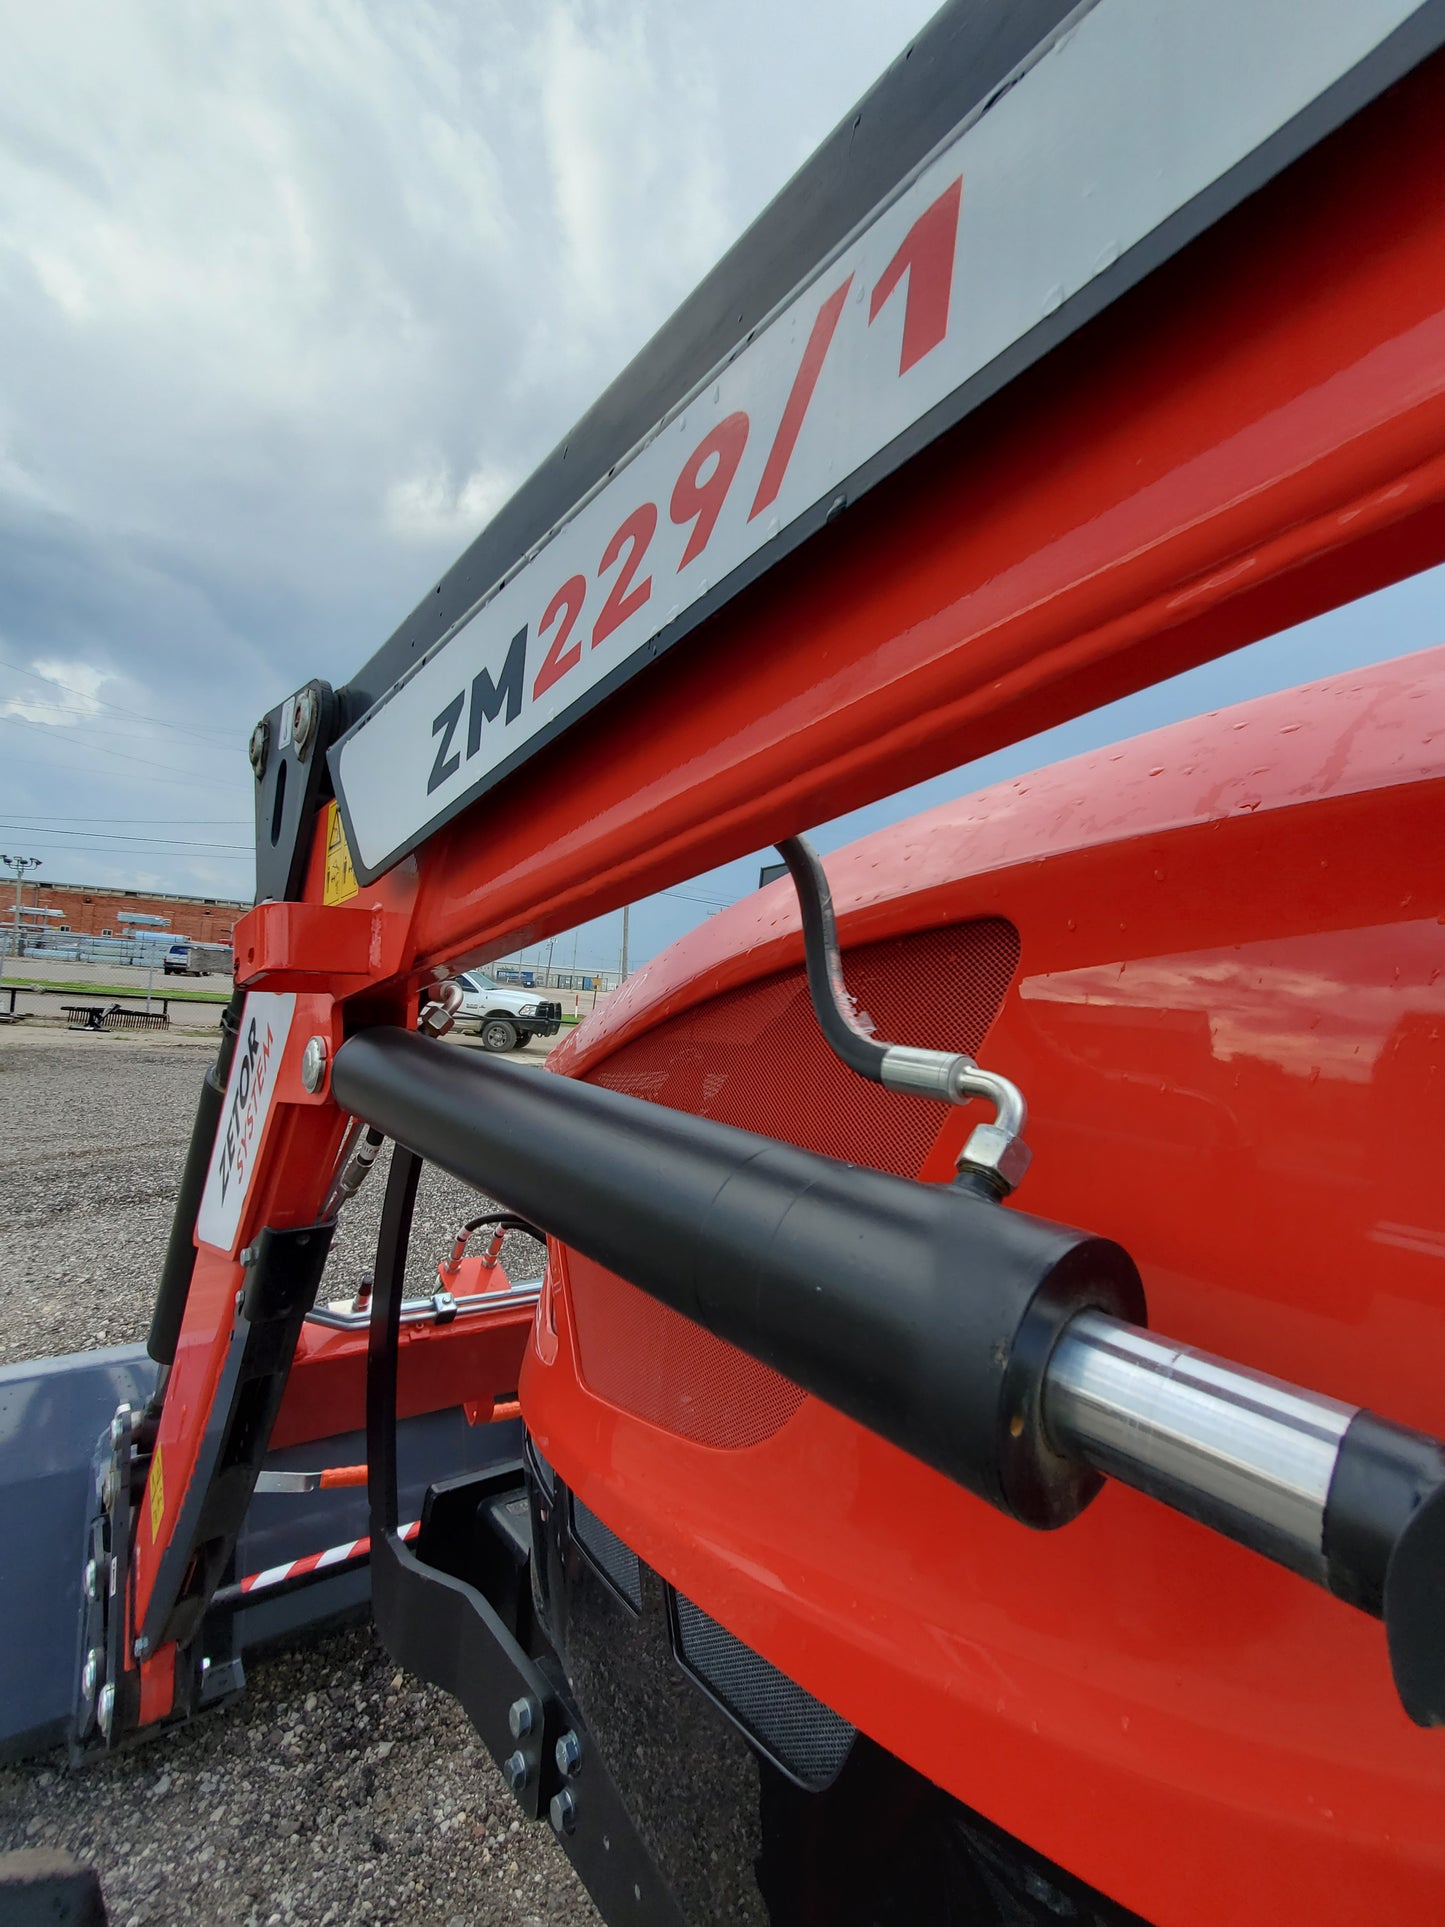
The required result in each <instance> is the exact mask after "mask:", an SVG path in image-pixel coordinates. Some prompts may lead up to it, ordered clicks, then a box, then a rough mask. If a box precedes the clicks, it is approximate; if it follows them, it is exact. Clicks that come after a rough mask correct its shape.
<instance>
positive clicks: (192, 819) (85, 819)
mask: <svg viewBox="0 0 1445 1927" xmlns="http://www.w3.org/2000/svg"><path fill="white" fill-rule="evenodd" d="M11 816H14V817H18V818H19V819H20V821H21V822H24V823H174V822H175V820H176V818H175V813H174V812H172V813H171V815H169V816H37V815H33V814H31V813H30V812H28V811H26V810H11V811H8V812H7V820H8V818H9V817H11ZM186 822H187V823H188V824H189V825H190V827H191V828H192V829H193V830H201V829H227V830H249V829H250V827H251V819H250V817H248V816H188V817H187V818H186Z"/></svg>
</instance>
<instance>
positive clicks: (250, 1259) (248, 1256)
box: [236, 1245, 256, 1265]
mask: <svg viewBox="0 0 1445 1927" xmlns="http://www.w3.org/2000/svg"><path fill="white" fill-rule="evenodd" d="M255 1262H256V1247H255V1245H242V1246H241V1249H240V1250H239V1251H238V1252H237V1253H236V1263H237V1264H238V1265H254V1264H255Z"/></svg>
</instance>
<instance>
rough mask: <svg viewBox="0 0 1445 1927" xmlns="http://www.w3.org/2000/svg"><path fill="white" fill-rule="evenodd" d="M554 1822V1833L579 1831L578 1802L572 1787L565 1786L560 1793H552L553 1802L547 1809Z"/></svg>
mask: <svg viewBox="0 0 1445 1927" xmlns="http://www.w3.org/2000/svg"><path fill="white" fill-rule="evenodd" d="M547 1814H548V1817H549V1818H550V1820H551V1822H552V1831H553V1833H575V1832H576V1831H577V1802H576V1801H575V1800H574V1799H573V1798H572V1789H571V1788H570V1787H565V1786H564V1787H563V1789H562V1791H561V1792H560V1793H554V1794H553V1795H552V1804H551V1805H550V1806H549V1807H548V1809H547Z"/></svg>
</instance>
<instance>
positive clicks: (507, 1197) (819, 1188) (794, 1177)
mask: <svg viewBox="0 0 1445 1927" xmlns="http://www.w3.org/2000/svg"><path fill="white" fill-rule="evenodd" d="M332 1087H333V1090H334V1093H335V1096H336V1099H337V1101H338V1102H339V1103H340V1104H341V1105H342V1106H343V1107H344V1108H345V1109H346V1110H348V1111H350V1112H352V1113H353V1114H354V1115H355V1116H357V1117H361V1118H364V1119H365V1120H366V1122H367V1123H369V1124H373V1125H375V1126H376V1127H377V1128H378V1129H379V1130H382V1131H385V1132H386V1133H387V1135H388V1136H390V1137H394V1138H396V1139H397V1140H398V1141H399V1142H400V1143H403V1144H407V1145H410V1146H411V1147H412V1149H414V1150H415V1151H418V1152H419V1153H420V1154H421V1155H422V1156H423V1157H425V1158H427V1159H428V1160H430V1161H431V1162H433V1163H435V1164H439V1165H441V1166H442V1168H443V1169H445V1170H447V1171H450V1172H451V1173H452V1174H453V1175H454V1176H456V1177H459V1178H462V1179H463V1180H465V1181H466V1182H468V1183H470V1184H475V1185H477V1186H478V1187H479V1188H480V1189H482V1190H484V1191H486V1192H487V1193H488V1195H490V1196H492V1197H494V1198H496V1199H497V1200H498V1201H499V1202H500V1203H501V1204H503V1205H505V1206H506V1207H507V1208H508V1209H509V1210H512V1211H516V1212H519V1213H520V1214H521V1215H522V1216H523V1217H526V1218H529V1219H531V1221H532V1222H533V1223H534V1224H538V1225H540V1226H542V1227H543V1229H545V1230H546V1231H548V1232H550V1233H551V1234H552V1236H553V1237H555V1238H557V1239H559V1240H560V1241H561V1242H562V1243H564V1244H566V1245H569V1246H571V1247H573V1248H574V1249H576V1250H577V1251H579V1252H582V1253H583V1254H584V1255H585V1256H587V1257H589V1258H591V1259H593V1260H594V1261H595V1262H596V1263H598V1264H601V1265H605V1266H606V1267H607V1268H608V1269H609V1270H611V1271H614V1272H617V1273H618V1274H619V1275H620V1276H622V1277H623V1278H627V1279H629V1280H631V1282H632V1283H633V1284H635V1285H637V1286H639V1287H640V1288H641V1289H642V1290H643V1291H645V1292H647V1293H648V1294H649V1295H650V1296H651V1297H653V1298H656V1299H658V1300H659V1301H660V1302H661V1303H663V1304H666V1305H670V1306H671V1307H672V1308H673V1309H674V1310H675V1311H679V1312H681V1313H683V1314H684V1315H685V1316H686V1317H688V1318H691V1319H693V1320H694V1321H695V1322H696V1323H697V1324H699V1325H702V1326H704V1327H705V1328H706V1329H707V1330H708V1331H710V1332H712V1333H714V1334H715V1335H716V1336H717V1337H719V1338H723V1339H726V1340H728V1341H729V1342H730V1343H732V1344H734V1345H736V1346H738V1347H739V1348H740V1349H741V1350H743V1351H745V1352H747V1353H749V1354H750V1355H751V1356H752V1357H754V1358H756V1359H759V1360H760V1361H761V1362H762V1363H764V1364H766V1365H770V1366H772V1367H773V1368H774V1369H775V1370H777V1371H779V1372H782V1373H783V1374H785V1376H787V1377H788V1378H791V1379H792V1380H793V1381H794V1382H795V1383H796V1384H798V1385H801V1386H802V1387H804V1389H805V1390H807V1391H809V1392H812V1393H814V1394H816V1396H817V1397H819V1398H821V1399H824V1400H826V1401H827V1403H828V1404H830V1405H833V1406H836V1407H837V1409H838V1410H839V1411H842V1412H846V1413H847V1414H848V1415H849V1417H851V1418H854V1419H856V1420H857V1421H858V1422H859V1423H860V1424H862V1425H865V1426H867V1427H868V1429H869V1430H870V1431H873V1432H876V1433H878V1434H879V1435H880V1436H881V1437H883V1438H886V1439H889V1440H891V1441H892V1443H893V1444H895V1445H897V1446H899V1447H901V1449H902V1450H904V1451H905V1452H908V1453H911V1454H912V1455H913V1456H914V1457H915V1458H918V1459H921V1460H923V1461H924V1462H925V1463H927V1464H929V1465H932V1466H935V1467H936V1468H937V1469H938V1470H939V1471H941V1472H944V1473H946V1474H947V1475H948V1476H949V1477H950V1478H953V1479H955V1480H957V1481H958V1482H959V1483H960V1484H961V1485H964V1486H966V1487H967V1488H968V1489H969V1490H970V1491H972V1492H975V1493H977V1494H978V1495H979V1497H980V1498H983V1499H986V1500H987V1501H988V1502H989V1503H990V1504H991V1505H994V1506H997V1507H998V1508H999V1509H1000V1510H1001V1511H1004V1512H1007V1513H1009V1514H1011V1515H1012V1516H1013V1517H1015V1518H1018V1519H1020V1520H1023V1521H1024V1522H1025V1523H1027V1524H1029V1525H1034V1526H1054V1525H1061V1524H1063V1523H1065V1522H1066V1521H1067V1520H1069V1519H1071V1518H1073V1517H1074V1516H1075V1515H1076V1514H1077V1513H1078V1512H1079V1511H1080V1509H1081V1508H1082V1507H1083V1506H1084V1505H1086V1504H1087V1503H1088V1501H1089V1499H1090V1498H1092V1496H1093V1494H1094V1492H1095V1491H1096V1490H1097V1488H1098V1485H1099V1483H1100V1481H1099V1478H1098V1476H1097V1475H1096V1474H1095V1473H1093V1472H1091V1471H1089V1470H1088V1469H1087V1468H1086V1467H1083V1466H1079V1465H1075V1464H1072V1463H1070V1462H1068V1461H1066V1460H1064V1459H1062V1458H1060V1457H1059V1456H1058V1455H1057V1454H1056V1453H1055V1452H1054V1451H1053V1450H1052V1448H1051V1447H1050V1445H1049V1443H1048V1440H1047V1437H1046V1435H1045V1432H1044V1429H1043V1424H1042V1419H1041V1391H1042V1384H1043V1375H1044V1369H1045V1366H1046V1364H1047V1361H1048V1356H1049V1352H1050V1351H1051V1349H1052V1347H1053V1343H1054V1341H1055V1339H1056V1337H1057V1336H1058V1333H1059V1331H1060V1330H1061V1329H1062V1327H1063V1325H1064V1324H1065V1323H1066V1322H1067V1320H1068V1319H1069V1318H1071V1317H1072V1316H1073V1315H1074V1313H1076V1312H1078V1311H1081V1310H1084V1309H1086V1308H1096V1309H1098V1310H1101V1311H1104V1312H1107V1313H1110V1314H1112V1315H1113V1316H1115V1317H1118V1318H1124V1319H1128V1320H1133V1321H1141V1320H1142V1319H1143V1317H1144V1294H1143V1287H1142V1285H1141V1284H1140V1282H1139V1275H1138V1272H1137V1271H1136V1270H1135V1268H1134V1264H1133V1261H1132V1260H1131V1259H1130V1258H1129V1256H1128V1254H1127V1253H1126V1252H1125V1251H1123V1250H1122V1249H1121V1248H1120V1247H1119V1246H1118V1245H1116V1244H1113V1243H1111V1242H1110V1241H1109V1240H1107V1239H1104V1238H1096V1237H1093V1236H1091V1235H1090V1234H1089V1233H1087V1232H1082V1231H1074V1230H1070V1229H1068V1228H1067V1227H1066V1226H1063V1225H1057V1224H1051V1223H1049V1222H1047V1221H1046V1220H1044V1219H1040V1218H1032V1217H1029V1216H1026V1215H1025V1214H1024V1213H1023V1212H1020V1211H1014V1210H1010V1209H1005V1208H1004V1207H1002V1206H1000V1205H997V1204H994V1203H992V1202H990V1201H987V1200H985V1199H982V1198H980V1197H978V1196H976V1195H973V1194H970V1193H968V1192H966V1191H964V1190H961V1189H960V1188H958V1187H955V1186H948V1185H935V1184H919V1183H915V1182H913V1181H912V1180H910V1179H907V1178H896V1177H891V1176H889V1175H887V1174H886V1173H883V1172H880V1171H874V1170H871V1169H868V1168H866V1167H862V1166H857V1165H851V1164H843V1163H840V1162H838V1161H836V1160H834V1159H831V1158H825V1157H819V1156H816V1155H815V1154H813V1153H812V1152H807V1151H799V1150H796V1149H794V1148H793V1147H792V1146H790V1145H786V1144H778V1143H775V1142H774V1141H773V1140H772V1139H770V1138H764V1137H758V1136H756V1135H755V1134H754V1133H752V1132H750V1131H739V1130H735V1129H734V1128H733V1127H732V1126H730V1125H725V1124H717V1123H714V1122H713V1121H712V1120H710V1119H707V1118H698V1117H693V1116H691V1115H689V1114H688V1113H686V1112H682V1111H674V1110H668V1109H664V1108H663V1107H662V1106H660V1105H655V1104H649V1103H645V1102H643V1101H641V1100H640V1099H637V1098H631V1097H626V1096H623V1095H622V1094H620V1093H619V1092H616V1091H608V1090H600V1089H597V1088H596V1087H594V1086H592V1085H588V1084H583V1083H580V1082H577V1081H575V1080H572V1079H567V1078H560V1077H553V1076H549V1075H547V1074H546V1073H538V1072H537V1071H533V1070H523V1069H521V1068H520V1067H518V1066H515V1065H511V1064H506V1063H500V1062H497V1061H495V1060H492V1059H488V1058H482V1057H473V1056H470V1055H467V1054H464V1053H462V1052H460V1051H456V1050H451V1049H448V1048H446V1047H444V1046H441V1045H439V1044H436V1043H434V1042H432V1041H430V1040H427V1039H423V1038H420V1037H417V1036H414V1035H412V1034H410V1033H408V1032H403V1031H397V1030H373V1031H365V1032H361V1033H360V1034H358V1035H357V1036H355V1037H352V1038H350V1039H349V1040H348V1041H347V1042H346V1043H345V1044H343V1045H342V1047H341V1049H340V1050H339V1051H338V1052H337V1055H336V1061H335V1067H334V1070H333V1073H332Z"/></svg>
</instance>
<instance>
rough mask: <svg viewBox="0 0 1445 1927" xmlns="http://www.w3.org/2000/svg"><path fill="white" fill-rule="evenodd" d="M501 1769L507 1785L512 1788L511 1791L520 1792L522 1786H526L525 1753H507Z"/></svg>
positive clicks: (526, 1768)
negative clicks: (504, 1763)
mask: <svg viewBox="0 0 1445 1927" xmlns="http://www.w3.org/2000/svg"><path fill="white" fill-rule="evenodd" d="M502 1771H503V1773H505V1774H506V1776H507V1785H508V1786H509V1787H510V1788H511V1789H512V1791H513V1793H520V1792H521V1791H522V1788H523V1787H524V1786H526V1784H527V1779H528V1767H527V1761H526V1757H525V1755H523V1754H521V1753H513V1754H511V1755H509V1756H508V1759H507V1763H506V1765H505V1766H504V1767H503V1768H502Z"/></svg>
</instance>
